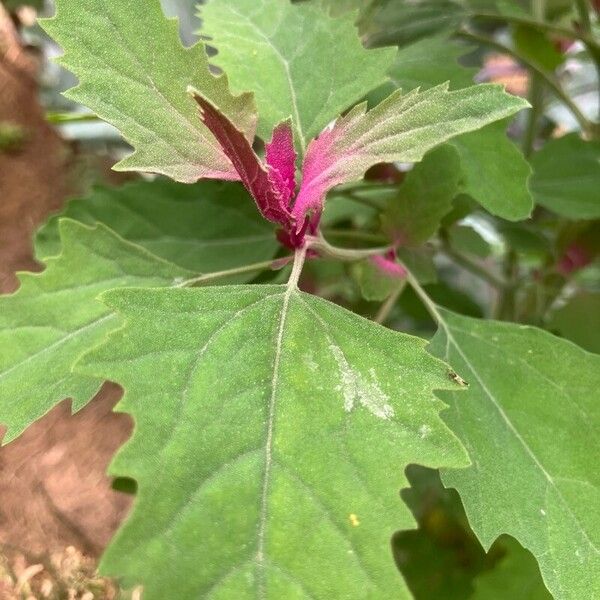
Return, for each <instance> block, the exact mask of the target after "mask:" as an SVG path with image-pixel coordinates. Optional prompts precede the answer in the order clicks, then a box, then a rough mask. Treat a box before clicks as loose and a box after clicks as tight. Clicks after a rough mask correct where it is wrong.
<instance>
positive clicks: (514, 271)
mask: <svg viewBox="0 0 600 600" xmlns="http://www.w3.org/2000/svg"><path fill="white" fill-rule="evenodd" d="M503 270H504V277H505V278H506V280H507V282H509V283H508V285H507V286H506V287H505V288H504V289H503V290H502V294H501V295H500V298H499V299H498V304H497V305H496V310H495V318H496V319H501V320H505V321H514V320H515V315H516V308H517V307H516V289H517V282H516V278H517V275H518V270H519V263H518V257H517V253H516V252H515V251H514V250H509V251H508V252H507V254H506V257H505V259H504V269H503Z"/></svg>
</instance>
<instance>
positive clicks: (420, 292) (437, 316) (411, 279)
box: [404, 265, 445, 327]
mask: <svg viewBox="0 0 600 600" xmlns="http://www.w3.org/2000/svg"><path fill="white" fill-rule="evenodd" d="M404 268H405V269H406V265H404ZM406 281H408V283H409V285H410V287H411V288H412V289H413V290H414V292H415V294H416V295H417V296H418V297H419V299H420V300H421V302H422V303H423V306H425V308H426V309H427V312H428V313H429V314H430V315H431V318H432V319H433V320H434V321H435V322H436V323H437V324H438V325H440V326H442V327H444V326H445V324H444V318H443V317H442V315H441V313H440V311H439V310H438V307H437V305H436V303H435V302H434V301H433V300H432V299H431V298H430V297H429V295H428V294H427V292H426V291H425V290H424V289H423V288H422V287H421V284H420V283H419V281H418V280H417V278H416V277H415V276H414V275H413V274H412V273H411V272H410V271H409V270H408V269H406Z"/></svg>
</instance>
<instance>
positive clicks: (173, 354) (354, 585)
mask: <svg viewBox="0 0 600 600" xmlns="http://www.w3.org/2000/svg"><path fill="white" fill-rule="evenodd" d="M104 300H105V301H106V302H107V304H108V305H109V306H110V307H111V309H114V310H117V311H118V312H119V313H122V314H123V315H124V317H125V322H126V324H125V327H124V328H123V329H121V330H119V331H118V332H115V333H113V334H112V335H111V336H110V337H109V338H108V340H107V341H106V344H105V345H103V346H102V347H100V348H98V349H96V350H94V351H93V352H92V353H91V354H89V355H87V356H86V357H84V359H83V361H82V362H81V363H80V364H79V366H78V371H79V372H84V373H88V374H90V375H92V376H95V377H103V378H109V379H111V380H114V381H117V382H119V383H120V384H122V385H123V386H124V387H125V389H126V394H125V396H124V399H123V401H122V402H121V404H120V405H119V410H123V411H127V412H129V413H131V414H132V415H133V417H134V418H135V421H136V434H135V436H134V437H133V439H132V440H131V441H130V442H129V443H128V444H127V445H126V446H125V448H124V449H123V450H122V451H121V453H120V454H119V455H118V456H117V458H116V460H115V462H114V464H113V466H112V472H113V473H115V474H120V475H126V476H128V477H134V478H135V479H136V480H137V483H138V498H137V502H136V508H135V510H134V512H133V514H132V515H131V517H130V519H129V520H128V521H127V523H126V524H125V525H124V527H123V529H122V530H121V532H120V533H119V534H118V535H117V537H116V539H115V541H114V542H113V544H112V545H111V546H110V547H109V549H108V550H107V553H106V554H105V556H104V559H103V562H102V565H101V568H102V570H103V571H104V572H105V573H110V574H113V575H117V576H122V577H123V578H124V582H125V585H130V584H134V583H135V584H140V583H141V584H143V586H144V595H145V598H146V599H147V600H153V599H161V600H162V599H163V598H167V597H177V598H199V597H203V598H204V597H211V598H232V597H235V598H273V599H275V598H277V599H278V598H313V599H317V598H318V599H323V600H330V599H331V598H357V599H358V598H392V597H393V598H409V595H408V592H407V590H406V587H405V586H404V585H403V582H402V579H401V578H400V577H399V575H398V573H397V571H396V568H395V566H394V564H393V560H392V557H391V552H390V538H391V535H392V533H393V532H394V531H395V530H396V529H397V528H406V527H410V526H411V525H412V523H413V520H412V517H411V515H410V512H409V511H408V509H406V508H403V507H402V505H401V503H400V501H399V498H398V488H399V487H400V486H401V485H403V484H404V483H405V482H406V480H405V477H404V475H403V469H404V468H405V466H406V465H407V464H409V463H411V462H415V461H418V462H420V463H425V464H429V465H434V464H435V465H439V464H444V465H446V466H454V467H458V466H461V465H462V464H464V457H463V452H462V449H461V447H460V445H459V444H458V443H457V441H456V440H455V438H454V437H453V435H452V434H451V433H450V431H449V430H448V429H447V428H446V427H445V425H444V424H443V422H442V420H441V419H440V418H439V416H438V413H439V411H440V409H441V408H442V407H443V405H442V403H441V401H439V400H437V401H436V399H435V397H434V396H433V394H432V390H434V389H438V388H445V389H449V388H453V387H454V388H456V384H455V383H453V382H452V380H451V379H450V378H449V376H448V369H447V367H445V366H444V365H443V363H441V362H438V361H437V359H433V357H428V355H427V353H426V352H425V351H424V342H422V341H421V340H419V339H417V338H413V337H410V336H407V335H403V334H399V333H396V332H393V331H390V330H386V329H384V328H382V327H380V326H378V325H376V324H374V323H372V322H369V321H366V320H365V319H362V318H360V317H358V316H357V315H354V314H352V313H349V312H347V311H346V310H344V309H342V308H340V307H338V306H335V305H333V304H330V303H328V302H326V301H324V300H321V299H319V298H316V297H312V296H309V295H307V294H304V293H301V292H299V291H297V290H296V289H295V288H293V287H290V286H288V287H284V286H231V287H227V288H202V289H199V288H195V289H172V290H153V291H149V290H148V291H144V290H118V291H115V292H110V293H108V294H105V296H104ZM249 332H251V335H250V334H249ZM359 342H360V343H359Z"/></svg>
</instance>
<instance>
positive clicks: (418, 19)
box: [359, 0, 466, 46]
mask: <svg viewBox="0 0 600 600" xmlns="http://www.w3.org/2000/svg"><path fill="white" fill-rule="evenodd" d="M465 14H466V9H465V7H464V6H461V5H460V4H458V3H456V2H452V1H451V0H417V1H416V2H399V1H398V0H378V1H377V2H372V3H371V5H370V7H369V8H368V9H367V10H366V11H365V12H364V14H363V15H362V16H361V19H360V21H359V26H360V32H361V34H362V35H363V37H364V38H365V39H366V40H367V43H368V45H369V46H392V45H398V46H404V45H405V44H409V43H411V42H414V41H416V40H419V39H421V38H423V37H427V36H430V35H435V34H438V33H440V32H443V31H452V30H454V29H455V28H456V26H457V25H458V24H459V23H460V22H461V20H462V19H463V17H464V15H465Z"/></svg>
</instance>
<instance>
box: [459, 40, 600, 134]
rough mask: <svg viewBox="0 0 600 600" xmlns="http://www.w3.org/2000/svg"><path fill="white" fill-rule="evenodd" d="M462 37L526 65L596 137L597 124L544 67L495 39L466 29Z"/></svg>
mask: <svg viewBox="0 0 600 600" xmlns="http://www.w3.org/2000/svg"><path fill="white" fill-rule="evenodd" d="M457 35H459V36H460V37H462V38H464V39H467V40H472V41H474V42H477V43H478V44H484V45H486V46H490V47H492V48H495V49H496V50H498V51H500V52H502V53H504V54H509V55H510V56H512V57H513V58H514V59H515V60H518V61H519V62H520V63H522V64H523V65H525V66H526V67H527V68H528V69H529V70H530V71H531V72H532V73H535V74H537V75H539V77H540V79H541V80H542V81H543V82H544V83H545V84H546V85H547V86H548V87H549V88H550V89H551V90H552V91H553V92H554V95H555V96H556V97H557V98H558V99H559V100H561V101H562V102H563V104H564V105H565V106H566V107H567V108H568V109H569V110H570V111H571V113H572V114H573V116H574V117H575V119H576V120H577V122H578V123H579V125H580V127H581V129H582V130H583V131H585V132H586V133H588V134H590V135H594V133H595V124H594V123H592V122H590V121H589V120H588V119H587V117H586V116H585V115H584V114H583V113H582V112H581V111H580V110H579V107H578V106H577V105H576V104H575V102H573V100H572V99H571V97H570V96H569V95H568V94H567V93H566V92H565V90H564V89H563V88H562V86H561V84H560V82H559V81H558V79H557V78H556V77H555V76H554V74H552V73H548V72H547V71H545V70H544V69H543V68H542V67H540V66H539V65H537V64H536V63H534V62H532V61H531V60H529V59H528V58H527V57H525V56H524V55H523V54H521V53H520V52H519V51H518V50H515V49H513V48H510V47H509V46H505V45H504V44H501V43H500V42H497V41H496V40H495V39H493V38H490V37H487V36H484V35H479V34H477V33H473V32H471V31H468V30H466V29H461V30H460V31H459V32H458V34H457Z"/></svg>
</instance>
